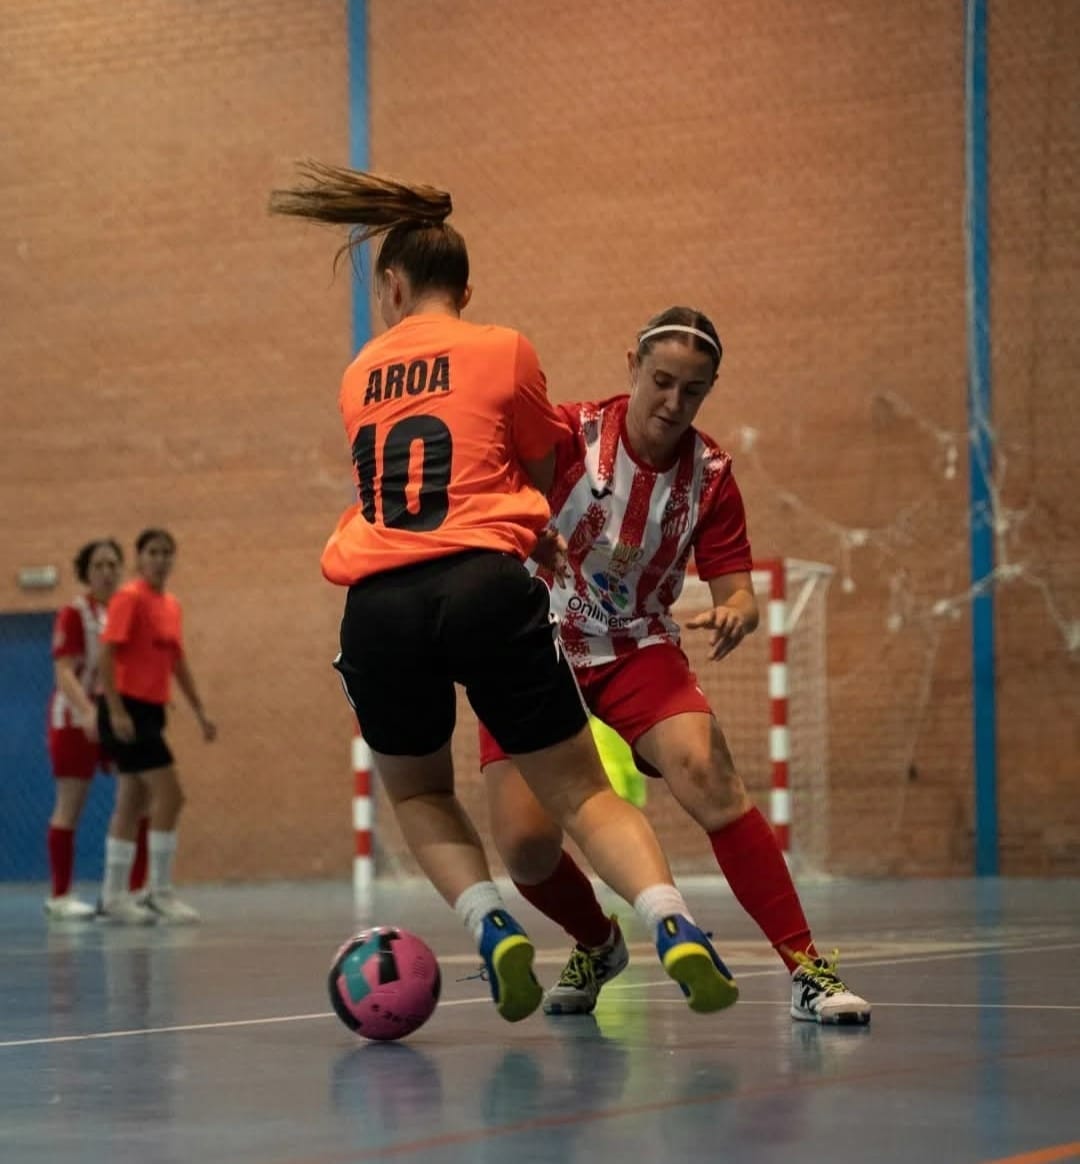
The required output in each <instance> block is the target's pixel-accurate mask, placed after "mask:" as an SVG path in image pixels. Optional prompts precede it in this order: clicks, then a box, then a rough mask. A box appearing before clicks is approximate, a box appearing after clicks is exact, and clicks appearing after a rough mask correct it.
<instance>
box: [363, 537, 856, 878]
mask: <svg viewBox="0 0 1080 1164" xmlns="http://www.w3.org/2000/svg"><path fill="white" fill-rule="evenodd" d="M832 575H833V569H832V567H831V566H827V565H823V564H822V563H819V562H808V561H802V560H799V559H790V558H788V559H782V560H781V559H775V560H767V561H761V562H759V563H758V564H757V565H756V566H755V568H754V572H753V580H754V590H755V593H756V594H757V596H758V602H759V606H760V608H761V622H760V624H759V627H758V630H757V631H756V632H755V633H754V634H752V635H750V636H748V637H747V638H746V639H744V640H743V642H742V643H741V644H740V645H739V646H738V648H737V649H736V650H734V651H733V652H732V653H731V654H730V655H728V656H727V658H725V659H723V660H721V661H720V662H719V663H714V662H712V661H710V660H709V658H708V649H709V633H708V632H707V631H684V632H683V636H682V646H683V650H684V651H685V652H686V654H687V656H688V658H689V659H690V664H691V666H692V667H693V669H694V671H695V672H696V674H697V676H698V680H699V682H700V684H701V688H702V690H703V691H704V693H705V695H706V697H707V698H708V700H709V703H710V704H711V706H712V708H713V711H714V712H715V714H716V716H717V719H718V720H719V722H720V725H721V727H722V728H723V730H724V734H725V736H726V737H727V741H728V745H729V747H730V748H731V751H732V754H733V756H734V759H735V765H736V768H737V769H738V771H739V773H740V775H741V776H742V779H743V782H744V783H745V784H746V786H747V789H748V791H749V792H750V795H751V796H752V798H753V799H754V801H755V803H757V804H758V805H759V807H760V808H761V809H762V811H764V812H765V813H766V815H767V816H768V818H769V820H770V821H771V823H772V825H773V827H774V829H775V830H776V835H777V839H778V840H779V842H780V845H781V848H782V849H783V850H784V853H785V856H787V857H788V859H789V860H790V861H791V862H792V864H793V866H794V868H795V869H796V870H797V871H798V872H800V873H805V872H820V871H823V870H824V867H825V862H826V858H827V847H828V834H829V822H828V811H829V803H828V698H827V683H826V678H827V677H826V612H827V602H826V597H827V592H828V588H829V583H830V581H831V579H832ZM710 602H711V596H710V593H709V587H708V584H707V583H705V582H702V581H701V580H700V579H699V578H697V577H696V576H694V575H689V576H688V577H687V579H686V584H685V586H684V587H683V591H682V593H681V594H680V596H679V599H678V601H677V602H676V603H675V605H674V607H673V611H674V614H675V617H676V619H677V620H678V621H679V622H680V623H682V622H684V621H685V620H686V619H687V618H689V617H690V616H691V615H692V614H694V613H696V612H697V611H699V610H703V609H706V608H707V607H708V606H709V604H710ZM457 710H458V716H457V728H456V730H455V732H454V740H453V756H454V770H455V786H456V789H457V793H458V796H459V798H460V799H461V801H462V803H463V804H464V805H465V809H466V811H467V812H468V813H469V815H470V816H471V817H472V819H473V820H474V821H475V823H476V825H477V827H478V828H479V829H480V831H481V835H482V836H483V837H484V838H485V840H486V839H488V838H490V835H491V833H490V829H489V828H488V818H487V801H486V796H485V791H484V786H483V778H482V776H481V773H480V765H479V749H478V746H477V725H476V716H475V715H474V714H473V711H472V709H471V708H470V706H469V704H468V701H467V700H466V699H465V696H464V693H463V692H461V691H460V690H459V692H458V708H457ZM352 759H353V780H354V801H353V806H352V807H353V828H354V867H353V880H354V886H355V888H356V892H357V895H358V896H359V895H363V894H366V893H367V892H368V891H369V890H370V887H371V884H372V878H373V876H374V877H379V878H383V877H390V878H393V877H396V876H408V875H412V874H415V873H416V872H417V871H418V870H417V866H416V863H415V862H414V860H413V859H412V856H411V855H410V854H409V852H408V851H407V849H406V848H405V845H404V843H403V841H402V838H401V835H400V833H399V831H398V829H397V824H396V822H395V821H394V818H393V813H392V812H391V810H390V807H389V805H388V804H387V803H386V799H385V794H384V792H383V790H382V788H381V786H380V784H379V781H378V780H377V779H373V773H372V772H371V770H370V769H371V763H370V752H369V751H368V749H367V748H366V746H364V745H363V743H362V741H360V740H359V739H358V738H357V739H354V740H353V744H352ZM645 784H646V789H647V796H646V806H645V811H646V812H647V813H648V815H649V817H650V819H651V820H652V822H653V824H654V826H655V827H656V830H657V833H658V834H659V836H660V839H661V841H662V843H663V845H664V848H665V851H666V852H667V854H668V858H669V860H670V861H671V864H672V867H673V869H674V870H675V871H676V872H677V873H681V874H684V875H686V874H689V875H693V874H711V873H714V872H715V871H716V864H715V861H714V859H713V856H712V850H711V848H710V846H709V843H708V840H707V838H706V837H705V835H704V834H703V833H702V831H701V830H700V829H699V828H697V827H696V826H695V825H694V823H693V822H692V821H691V820H690V818H689V817H688V816H687V815H686V813H685V812H684V811H683V809H682V808H681V807H680V806H679V805H678V804H677V803H676V802H675V801H674V799H673V798H672V796H671V794H670V792H669V791H668V789H667V786H666V785H665V784H664V782H663V781H661V780H646V782H645ZM487 848H488V853H489V856H490V857H491V859H492V863H493V867H494V868H495V871H496V872H497V873H499V874H501V873H502V872H503V869H502V867H501V865H500V864H499V862H498V859H497V855H496V854H495V852H494V847H493V846H491V845H490V844H488V845H487Z"/></svg>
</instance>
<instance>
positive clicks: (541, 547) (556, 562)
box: [531, 526, 570, 586]
mask: <svg viewBox="0 0 1080 1164" xmlns="http://www.w3.org/2000/svg"><path fill="white" fill-rule="evenodd" d="M531 556H532V560H533V561H534V562H536V563H538V564H539V565H540V566H542V567H543V568H544V569H545V570H550V571H551V573H552V575H553V577H554V578H555V581H556V582H557V583H558V584H559V585H560V586H563V585H565V584H566V579H567V577H568V576H569V573H570V571H569V568H568V567H567V564H566V538H564V537H563V536H562V534H561V533H559V531H558V530H555V529H552V528H551V527H550V526H548V528H547V529H545V530H543V531H542V532H541V533H540V536H539V537H538V538H537V539H536V546H535V548H534V549H533V552H532V555H531Z"/></svg>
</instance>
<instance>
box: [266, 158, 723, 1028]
mask: <svg viewBox="0 0 1080 1164" xmlns="http://www.w3.org/2000/svg"><path fill="white" fill-rule="evenodd" d="M304 175H305V177H306V179H307V181H306V183H304V184H302V185H300V186H299V187H298V188H296V189H292V190H281V191H276V192H275V193H274V194H273V196H272V199H271V209H272V210H273V211H275V212H277V213H282V214H292V215H297V216H300V217H304V218H310V219H315V220H318V221H323V222H335V223H342V224H346V225H349V226H352V227H354V228H356V229H355V230H354V232H353V234H352V237H351V238H350V240H349V242H348V243H346V244H345V246H344V247H343V248H342V252H347V251H350V248H352V247H355V246H358V245H360V244H361V243H363V242H364V241H366V240H367V239H370V238H373V237H376V236H380V235H381V236H383V238H382V245H381V248H380V250H379V255H378V259H377V261H376V263H375V283H376V292H377V295H378V299H379V306H380V310H381V314H382V318H383V322H384V323H385V324H386V327H387V329H388V330H387V331H385V332H384V333H383V334H382V335H380V336H378V337H377V338H375V339H373V340H372V341H371V342H370V343H368V344H367V345H365V347H364V348H363V350H362V351H361V352H360V353H359V355H358V356H357V357H356V359H355V361H354V362H353V363H352V365H351V366H350V367H349V368H348V370H347V371H346V373H345V377H344V382H343V384H342V388H341V395H340V406H341V413H342V418H343V420H344V422H345V429H346V432H347V434H348V439H349V441H350V443H351V446H352V453H353V463H354V469H355V477H356V486H357V496H358V500H357V503H356V504H355V505H353V506H352V507H351V508H350V509H349V510H347V511H346V513H345V514H344V515H343V517H342V518H341V520H340V522H339V523H338V526H337V529H336V530H335V532H334V533H333V535H332V536H331V538H330V540H329V542H328V544H327V546H326V549H325V551H324V553H323V558H322V566H323V572H324V574H325V575H326V577H327V578H328V579H329V580H330V581H332V582H335V583H337V584H339V585H341V586H347V587H348V596H347V598H346V603H345V614H344V618H343V620H342V624H341V643H340V645H341V651H340V654H339V656H338V659H337V661H336V664H335V665H336V666H337V668H338V670H339V672H340V673H341V677H342V680H343V683H344V686H345V690H346V693H347V695H348V697H349V700H350V702H351V703H352V705H353V707H354V708H355V710H356V713H357V718H358V720H359V722H360V723H361V724H362V726H363V731H364V735H365V737H366V739H367V740H368V742H369V743H370V745H371V747H372V751H373V753H374V759H375V768H376V770H377V772H378V774H379V776H380V777H381V779H382V781H383V784H384V787H385V788H386V790H387V794H388V796H389V798H390V801H391V803H392V804H393V806H394V811H395V814H396V816H397V820H398V823H399V825H400V826H401V831H402V834H403V835H404V837H405V840H406V842H407V843H408V845H409V847H410V849H411V851H412V852H413V854H414V855H415V857H416V859H417V861H418V863H419V864H420V867H421V868H422V869H423V870H424V872H425V873H426V874H427V876H428V878H429V879H430V880H431V882H432V884H433V885H434V886H435V888H436V889H437V890H438V891H439V893H441V894H442V896H443V897H444V898H445V899H446V901H447V902H448V903H449V904H450V905H452V906H453V908H454V909H455V911H456V912H457V913H458V914H459V916H460V917H461V918H462V920H463V922H464V923H465V925H466V926H467V927H468V928H469V929H470V931H471V932H472V933H473V935H474V937H475V938H476V940H477V942H478V944H479V948H480V953H481V955H482V957H483V959H484V962H485V965H486V969H487V971H488V976H489V980H490V984H491V991H492V995H493V998H494V1001H495V1005H496V1008H497V1009H498V1012H499V1013H500V1014H501V1015H502V1016H503V1018H505V1019H508V1020H510V1021H517V1020H519V1019H523V1018H525V1017H526V1016H527V1015H529V1014H531V1013H532V1012H533V1011H534V1010H535V1009H536V1007H537V1006H539V1004H540V1000H541V995H542V992H541V989H540V986H539V984H538V983H537V981H536V979H535V977H534V975H533V972H532V963H533V957H534V949H533V946H532V943H531V942H530V941H529V940H528V938H527V936H526V935H525V934H524V932H523V931H522V930H521V928H520V926H518V925H517V923H516V922H515V921H514V920H513V918H512V917H511V916H510V915H509V914H508V913H507V911H506V908H505V905H504V903H503V900H502V898H501V896H500V894H499V891H498V889H497V888H496V886H495V884H494V882H493V881H492V879H491V873H490V870H489V867H488V863H487V858H486V856H485V853H484V849H483V846H482V844H481V842H480V838H479V836H478V835H477V832H476V829H475V828H474V827H473V824H472V822H471V821H470V820H469V818H468V816H467V815H466V813H465V811H464V809H463V807H462V806H461V804H460V802H459V801H458V800H457V798H456V796H455V795H454V773H453V766H452V761H451V753H450V738H451V735H452V733H453V729H454V718H455V696H454V684H455V683H460V684H462V685H463V686H464V688H465V690H466V693H467V695H468V698H469V700H470V702H471V703H472V705H473V707H474V708H475V709H476V711H477V713H478V714H479V715H480V716H481V718H482V719H483V720H484V722H485V723H486V724H487V725H488V727H489V729H490V730H491V732H492V733H493V735H494V736H495V738H496V739H497V740H498V741H499V743H500V744H501V746H502V747H503V748H504V749H505V750H506V752H507V754H508V755H511V756H513V757H514V758H515V760H516V762H517V764H518V767H519V768H520V770H521V772H522V775H523V776H524V779H525V780H526V782H527V783H528V785H529V787H530V788H531V789H532V790H533V793H534V794H535V795H536V797H537V799H538V801H539V802H540V803H541V804H542V805H543V806H544V808H545V810H546V811H547V812H549V813H550V814H551V815H552V817H553V818H554V819H555V820H557V821H559V822H560V824H561V825H562V827H563V828H565V829H566V831H567V832H568V833H569V834H570V836H571V837H573V838H574V840H575V841H576V842H577V843H578V844H579V845H580V846H581V848H582V850H583V851H584V852H585V854H586V855H587V856H588V858H589V860H590V862H591V863H592V865H593V867H594V868H595V869H596V871H597V872H598V873H599V875H600V876H601V877H602V878H603V879H604V880H605V881H606V882H607V883H608V884H609V885H610V886H611V887H612V888H613V889H614V890H615V891H616V892H617V893H619V894H620V895H621V896H622V897H624V898H625V899H626V900H627V901H629V902H631V903H633V905H634V908H635V910H636V911H637V913H638V915H639V916H640V917H641V918H642V920H643V921H644V922H645V924H646V926H647V927H648V929H649V932H650V935H651V936H652V937H654V938H655V940H656V944H657V953H658V955H659V957H660V960H661V962H662V964H663V966H664V968H665V970H666V971H667V973H668V974H669V975H670V976H671V977H672V978H673V979H674V980H675V981H676V982H678V983H679V985H680V987H681V988H682V990H683V992H684V993H685V994H686V995H687V997H688V999H689V1003H690V1006H691V1007H692V1008H693V1009H695V1010H698V1011H714V1010H719V1009H721V1008H723V1007H725V1006H729V1005H730V1004H731V1003H733V1002H734V1001H735V999H736V998H737V989H736V986H735V983H734V981H733V979H732V976H731V974H730V973H729V972H728V970H727V968H726V967H725V966H724V964H723V963H722V962H721V961H720V959H719V958H718V957H717V955H716V953H715V951H714V950H713V949H712V946H711V945H710V943H709V941H708V938H707V937H706V936H705V934H703V933H702V931H701V930H700V929H698V928H697V926H695V925H694V924H693V922H692V920H691V919H690V918H689V916H688V914H687V909H686V903H685V902H684V900H683V898H682V895H681V894H680V893H679V891H678V890H677V889H676V888H675V886H674V884H673V882H672V877H671V872H670V869H669V867H668V863H667V860H666V858H665V856H664V854H663V852H662V850H661V848H660V845H659V842H658V841H657V839H656V835H655V834H654V833H653V831H652V828H651V827H650V825H649V824H648V822H647V820H646V819H645V817H644V816H642V814H641V813H640V812H639V811H638V810H637V809H635V808H634V807H633V806H632V805H629V804H627V803H626V802H624V801H622V800H620V799H619V797H618V796H616V795H615V793H614V792H612V791H611V788H610V786H609V784H608V782H607V779H606V778H605V775H604V770H603V767H602V766H601V763H600V759H599V757H598V755H597V753H596V748H595V746H594V744H593V741H592V736H591V734H590V732H589V730H588V727H587V724H586V715H585V711H584V709H583V707H582V704H581V699H580V696H579V695H578V691H577V687H576V685H575V683H574V678H573V673H572V671H571V669H570V666H569V664H568V663H567V661H566V659H565V658H564V656H563V653H562V650H561V646H560V643H559V640H558V637H557V634H556V632H555V630H554V628H553V625H552V620H551V614H550V606H549V600H548V592H547V588H546V587H545V586H544V584H543V583H542V582H540V581H538V580H536V579H534V578H533V577H532V576H531V575H530V574H529V572H528V570H527V569H526V568H525V565H524V559H525V558H526V557H527V556H528V555H529V554H530V552H531V551H532V550H533V548H534V546H535V544H536V541H537V535H538V533H539V532H540V531H541V530H543V529H544V527H545V525H546V523H547V521H548V517H549V513H550V511H549V508H548V504H547V502H546V501H545V499H544V496H543V492H542V490H543V489H545V488H546V487H547V486H548V485H549V484H550V483H551V473H552V468H553V465H554V446H555V444H556V442H557V441H558V440H559V439H560V438H562V437H565V436H566V435H568V434H567V429H566V426H565V425H564V423H563V422H562V421H561V420H560V419H559V417H558V416H557V414H556V413H555V411H554V409H553V408H552V407H551V405H550V404H549V402H548V400H547V394H546V386H545V381H544V376H543V373H542V372H541V370H540V366H539V363H538V361H537V357H536V353H535V351H534V350H533V347H532V345H531V344H530V343H529V342H528V340H526V339H525V337H524V336H522V335H520V334H519V333H517V332H516V331H512V330H510V329H509V328H502V327H493V326H478V325H475V324H471V323H466V322H464V321H463V320H462V319H461V312H462V311H463V309H464V308H465V306H466V304H467V303H468V301H469V296H470V293H471V288H470V286H469V261H468V253H467V251H466V247H465V241H464V239H463V238H462V237H461V235H460V234H459V233H458V232H457V230H455V229H454V227H452V226H451V225H449V224H448V223H447V221H446V220H447V218H448V216H449V214H450V211H451V200H450V196H449V194H446V193H445V192H443V191H440V190H436V189H434V188H432V187H429V186H408V185H404V184H402V183H399V182H395V181H392V180H390V179H387V178H382V177H378V176H376V175H372V174H365V173H361V172H357V171H351V170H346V169H341V168H337V167H331V166H324V165H319V164H309V165H308V166H307V167H306V168H305V169H304ZM339 253H341V252H339Z"/></svg>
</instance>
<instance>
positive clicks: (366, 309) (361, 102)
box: [347, 0, 371, 352]
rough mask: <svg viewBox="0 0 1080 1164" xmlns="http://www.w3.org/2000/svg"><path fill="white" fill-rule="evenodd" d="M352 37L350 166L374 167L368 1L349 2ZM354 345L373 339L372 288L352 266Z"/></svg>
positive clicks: (350, 61)
mask: <svg viewBox="0 0 1080 1164" xmlns="http://www.w3.org/2000/svg"><path fill="white" fill-rule="evenodd" d="M347 20H348V35H349V165H350V166H351V167H352V168H353V169H354V170H367V169H369V168H370V164H371V159H370V152H371V151H370V147H371V129H370V124H369V120H370V110H369V108H368V36H367V31H368V29H367V20H368V14H367V0H348V13H347ZM352 281H353V283H352V293H353V294H352V343H353V351H354V352H358V351H359V350H360V349H361V348H362V347H363V346H364V344H366V343H367V342H368V340H369V339H371V299H370V296H369V291H370V288H369V287H368V286H367V284H366V283H364V281H363V280H362V279H361V278H360V272H359V270H358V269H357V265H356V264H355V263H354V264H352Z"/></svg>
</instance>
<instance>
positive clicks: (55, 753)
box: [49, 727, 108, 780]
mask: <svg viewBox="0 0 1080 1164" xmlns="http://www.w3.org/2000/svg"><path fill="white" fill-rule="evenodd" d="M49 759H50V760H51V761H52V771H53V776H55V777H56V779H58V780H59V779H60V778H61V777H70V778H71V779H74V780H92V779H93V778H94V773H95V772H96V771H97V770H98V769H99V768H106V767H108V760H107V759H106V758H105V754H104V753H103V752H102V750H101V746H100V745H99V744H97V743H95V742H94V741H93V740H90V739H87V736H86V732H84V731H83V730H82V728H76V727H67V728H54V727H51V728H49Z"/></svg>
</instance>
